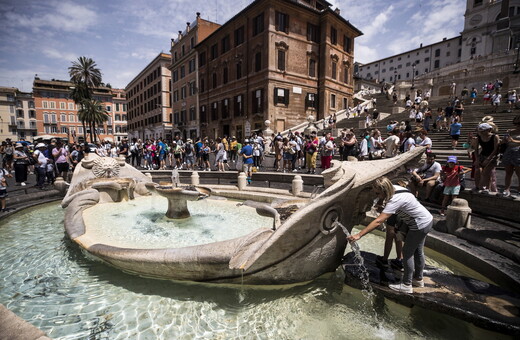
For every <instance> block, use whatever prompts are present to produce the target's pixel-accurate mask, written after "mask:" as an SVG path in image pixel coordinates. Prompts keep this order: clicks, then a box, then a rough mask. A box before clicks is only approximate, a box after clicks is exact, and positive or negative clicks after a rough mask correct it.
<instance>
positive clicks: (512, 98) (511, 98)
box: [507, 90, 518, 112]
mask: <svg viewBox="0 0 520 340" xmlns="http://www.w3.org/2000/svg"><path fill="white" fill-rule="evenodd" d="M517 99H518V96H517V94H516V90H511V91H509V92H508V94H507V103H508V104H509V110H508V111H507V112H512V110H513V109H514V108H515V104H516V101H517Z"/></svg>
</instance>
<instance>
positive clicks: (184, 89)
mask: <svg viewBox="0 0 520 340" xmlns="http://www.w3.org/2000/svg"><path fill="white" fill-rule="evenodd" d="M184 98H186V86H183V87H181V99H184Z"/></svg>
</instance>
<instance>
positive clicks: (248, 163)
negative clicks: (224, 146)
mask: <svg viewBox="0 0 520 340" xmlns="http://www.w3.org/2000/svg"><path fill="white" fill-rule="evenodd" d="M285 140H287V139H286V138H285ZM240 154H241V155H242V162H243V168H242V171H243V172H244V173H245V174H246V176H247V184H251V177H252V176H253V170H252V167H253V147H252V146H251V144H250V142H249V139H245V140H244V146H243V147H242V149H241V150H240ZM284 162H285V159H284Z"/></svg>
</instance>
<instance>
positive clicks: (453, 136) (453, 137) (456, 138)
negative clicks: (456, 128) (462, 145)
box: [451, 135, 460, 140]
mask: <svg viewBox="0 0 520 340" xmlns="http://www.w3.org/2000/svg"><path fill="white" fill-rule="evenodd" d="M459 137H460V135H451V139H453V140H459Z"/></svg>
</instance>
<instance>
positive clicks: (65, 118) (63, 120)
mask: <svg viewBox="0 0 520 340" xmlns="http://www.w3.org/2000/svg"><path fill="white" fill-rule="evenodd" d="M60 121H61V122H66V121H67V116H66V115H65V114H64V113H62V114H61V115H60Z"/></svg>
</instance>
